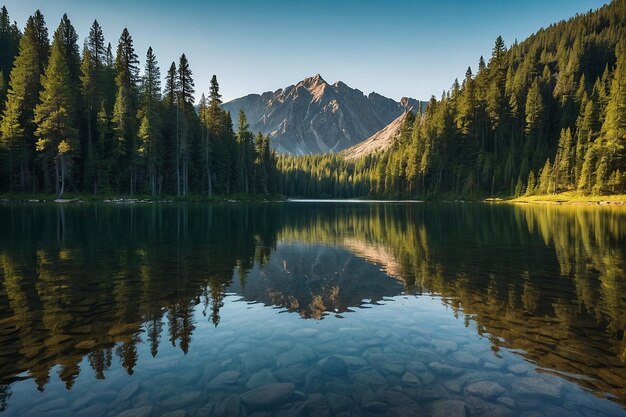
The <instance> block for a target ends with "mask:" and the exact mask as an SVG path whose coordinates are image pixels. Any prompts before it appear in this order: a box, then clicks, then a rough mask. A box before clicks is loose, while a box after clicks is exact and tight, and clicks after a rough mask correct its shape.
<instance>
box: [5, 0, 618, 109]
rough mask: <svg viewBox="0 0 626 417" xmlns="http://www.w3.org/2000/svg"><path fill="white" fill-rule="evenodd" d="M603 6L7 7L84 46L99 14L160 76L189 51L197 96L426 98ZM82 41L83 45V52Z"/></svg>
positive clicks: (135, 1)
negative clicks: (153, 62) (73, 34)
mask: <svg viewBox="0 0 626 417" xmlns="http://www.w3.org/2000/svg"><path fill="white" fill-rule="evenodd" d="M605 3H607V1H603V0H548V1H546V0H524V1H517V0H515V1H510V0H449V1H437V0H358V1H357V0H344V1H341V0H335V1H332V0H317V1H301V0H276V1H274V0H175V1H169V0H0V4H4V5H6V6H7V8H8V10H9V14H10V17H11V20H15V21H17V23H18V26H20V28H23V26H24V24H25V22H26V19H27V17H28V16H29V15H30V14H32V13H33V12H34V11H35V10H36V9H38V8H39V9H40V10H41V11H42V12H43V13H44V15H45V18H46V22H47V24H48V30H49V32H50V35H52V33H53V32H54V29H56V27H57V25H58V22H59V20H60V18H61V16H62V15H63V13H67V14H68V16H69V18H70V19H71V21H72V23H73V24H74V26H75V27H76V30H77V31H78V34H79V36H80V40H81V42H82V40H84V38H86V36H87V34H88V32H89V26H90V25H91V23H92V22H93V19H94V18H96V19H98V21H99V22H100V24H101V26H102V27H103V29H104V34H105V37H106V40H107V42H111V44H112V45H113V46H114V48H115V46H116V45H117V39H118V38H119V35H120V33H121V32H122V29H123V28H124V27H127V28H128V30H129V31H130V34H131V36H132V37H133V39H134V41H135V47H136V50H137V53H138V55H139V57H140V60H141V61H142V65H143V61H144V57H145V53H146V50H147V49H148V46H152V47H153V49H154V51H155V53H156V55H157V58H158V60H159V64H160V66H161V72H162V73H163V75H165V72H166V70H167V68H168V67H169V64H170V63H171V62H172V61H173V60H176V61H177V60H178V57H179V56H180V54H181V53H183V52H184V53H185V54H186V55H187V58H188V59H189V63H190V65H191V69H192V71H193V73H194V79H195V83H196V96H197V97H199V96H200V93H201V92H202V91H207V90H208V85H209V80H210V78H211V75H212V74H216V75H217V78H218V81H219V83H220V88H221V92H222V94H223V96H224V99H225V100H230V99H233V98H236V97H240V96H243V95H246V94H249V93H261V92H264V91H270V90H271V91H274V90H276V89H278V88H281V87H285V86H288V85H291V84H294V83H296V82H297V81H299V80H301V79H303V78H305V77H307V76H311V75H314V74H316V73H320V74H321V75H322V77H324V79H325V80H326V81H328V82H331V83H332V82H335V81H337V80H341V81H344V82H345V83H346V84H348V85H350V86H351V87H354V88H358V89H360V90H361V91H363V92H364V93H366V94H367V93H369V92H371V91H376V92H378V93H380V94H383V95H385V96H388V97H391V98H394V99H399V98H400V97H402V96H411V97H414V98H418V99H423V100H426V99H428V98H429V97H430V96H431V95H433V94H434V95H436V96H439V95H440V94H441V91H442V90H444V89H448V88H449V87H450V85H451V84H452V81H453V80H454V78H459V79H461V78H462V77H463V76H464V74H465V70H466V69H467V67H468V66H472V69H475V68H476V65H477V62H478V58H479V57H480V55H484V56H485V58H486V59H487V58H488V56H489V55H490V51H491V47H492V46H493V42H494V40H495V38H496V37H497V36H498V35H502V36H503V38H504V40H505V42H506V44H507V45H509V44H511V43H513V41H514V40H515V39H519V40H522V39H524V38H526V37H527V36H528V35H530V34H531V33H534V32H536V31H537V30H538V29H539V28H541V27H545V26H547V25H549V24H550V23H553V22H556V21H559V20H562V19H566V18H569V17H571V16H573V15H575V14H576V13H584V12H587V11H589V10H590V9H596V8H598V7H600V6H602V5H603V4H605ZM81 46H82V45H81Z"/></svg>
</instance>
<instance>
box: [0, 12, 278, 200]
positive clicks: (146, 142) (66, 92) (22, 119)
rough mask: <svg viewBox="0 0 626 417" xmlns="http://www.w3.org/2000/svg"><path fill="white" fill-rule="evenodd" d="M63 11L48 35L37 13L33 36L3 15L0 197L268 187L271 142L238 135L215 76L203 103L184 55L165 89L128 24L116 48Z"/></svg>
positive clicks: (243, 125)
mask: <svg viewBox="0 0 626 417" xmlns="http://www.w3.org/2000/svg"><path fill="white" fill-rule="evenodd" d="M78 38H79V36H78V34H77V33H76V31H75V29H74V27H73V26H72V23H71V22H70V19H69V18H68V17H67V15H64V16H63V18H62V19H61V21H60V23H59V25H58V27H57V29H56V30H55V32H54V34H53V36H52V42H50V40H49V35H48V29H47V27H46V22H45V20H44V16H43V15H42V14H41V13H40V12H39V11H36V12H35V13H34V14H33V15H32V16H31V17H30V18H29V19H28V22H27V23H26V27H25V28H24V31H23V32H22V31H20V30H19V28H18V27H17V25H16V24H11V23H10V19H9V14H8V11H7V9H6V8H5V7H3V8H2V9H1V13H0V193H18V192H27V193H53V192H54V193H56V194H57V195H59V196H61V195H63V192H64V191H68V190H70V191H81V192H85V193H91V194H104V193H114V194H130V195H133V194H139V193H141V194H151V195H154V196H156V195H163V194H167V195H178V196H185V195H189V194H196V195H200V194H202V195H212V194H214V193H217V194H221V195H228V194H234V193H246V194H263V195H265V194H270V193H274V192H275V191H276V184H277V180H276V169H275V156H274V153H273V152H272V151H270V148H269V138H268V137H265V136H263V135H257V136H256V137H255V136H254V135H253V134H252V133H251V132H250V131H249V130H248V125H247V122H246V117H245V115H244V114H243V113H241V114H239V115H238V129H237V131H238V133H235V132H234V129H233V122H232V120H231V115H230V114H229V113H227V112H225V111H223V110H222V109H221V108H220V106H221V104H222V100H221V95H220V92H219V84H218V82H217V78H216V77H215V76H213V78H212V79H211V88H210V91H209V92H208V97H205V95H204V93H202V98H201V99H200V101H199V106H198V107H194V94H195V90H194V81H193V77H192V71H191V69H190V64H189V62H188V60H187V58H186V56H185V54H182V55H181V56H180V59H179V61H178V63H176V62H172V63H171V65H170V66H169V67H168V70H167V73H166V74H165V77H164V80H165V83H164V86H163V89H162V88H161V71H160V68H159V65H158V62H157V58H156V55H155V52H154V51H153V49H152V48H149V49H148V51H147V52H146V55H145V64H144V65H143V71H141V70H140V64H139V59H138V56H137V53H136V51H135V48H134V46H133V38H132V37H131V35H130V34H129V33H128V31H127V30H126V29H124V31H123V32H122V34H121V36H120V38H119V40H118V43H117V47H116V48H114V47H113V46H111V44H110V43H107V42H106V41H105V39H104V36H103V32H102V28H101V27H100V25H99V24H98V22H97V21H94V22H93V25H92V26H91V29H90V31H89V36H88V38H87V41H86V42H85V44H84V46H82V48H81V47H79V45H78V43H77V41H78Z"/></svg>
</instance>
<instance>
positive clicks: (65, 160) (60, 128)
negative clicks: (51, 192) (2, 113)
mask: <svg viewBox="0 0 626 417" xmlns="http://www.w3.org/2000/svg"><path fill="white" fill-rule="evenodd" d="M63 42H64V40H63V27H62V26H60V27H59V29H57V31H56V32H55V34H54V42H53V44H52V54H51V56H50V62H49V64H48V67H47V69H46V72H45V75H44V76H43V77H42V80H41V82H42V86H43V90H42V91H41V95H40V104H38V105H37V107H36V108H35V122H36V123H37V126H38V127H37V131H36V132H35V133H36V135H37V137H38V138H39V140H38V141H37V151H39V152H42V153H43V154H44V158H43V161H44V165H45V166H44V173H46V172H47V170H48V166H47V165H48V164H50V165H53V166H54V177H55V192H56V194H57V196H58V197H59V198H61V197H62V196H63V193H64V191H65V180H66V177H67V175H68V170H69V169H70V168H71V165H72V159H73V154H74V153H75V152H76V146H77V140H76V136H77V132H76V129H75V128H74V127H73V122H72V118H71V114H72V112H73V109H72V108H71V106H72V92H71V88H70V85H71V84H70V74H69V70H68V67H67V62H66V60H65V53H64V52H65V51H64V48H63Z"/></svg>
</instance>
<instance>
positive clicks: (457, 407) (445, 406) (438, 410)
mask: <svg viewBox="0 0 626 417" xmlns="http://www.w3.org/2000/svg"><path fill="white" fill-rule="evenodd" d="M432 417H465V404H463V403H462V402H461V401H457V400H443V401H435V402H434V403H433V404H432Z"/></svg>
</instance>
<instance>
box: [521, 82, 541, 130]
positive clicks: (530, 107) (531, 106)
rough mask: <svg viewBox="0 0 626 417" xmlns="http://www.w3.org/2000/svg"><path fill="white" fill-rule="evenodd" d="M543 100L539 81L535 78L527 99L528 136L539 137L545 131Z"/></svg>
mask: <svg viewBox="0 0 626 417" xmlns="http://www.w3.org/2000/svg"><path fill="white" fill-rule="evenodd" d="M543 112H544V105H543V98H542V97H541V89H540V88H539V79H538V78H535V80H534V81H533V84H532V86H531V87H530V90H528V96H527V97H526V127H525V132H526V134H527V135H531V136H533V137H538V136H540V135H541V131H542V129H543V117H544V116H543Z"/></svg>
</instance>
